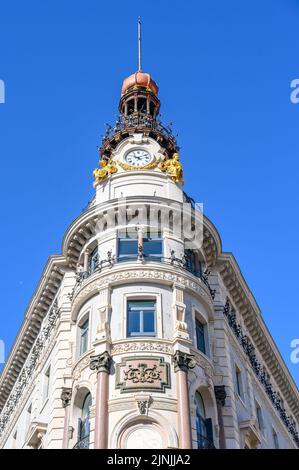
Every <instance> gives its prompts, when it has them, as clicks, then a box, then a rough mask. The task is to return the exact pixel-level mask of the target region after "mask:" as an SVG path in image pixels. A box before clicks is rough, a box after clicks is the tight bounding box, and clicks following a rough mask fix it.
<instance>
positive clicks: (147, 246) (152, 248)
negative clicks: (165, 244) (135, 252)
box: [143, 239, 162, 255]
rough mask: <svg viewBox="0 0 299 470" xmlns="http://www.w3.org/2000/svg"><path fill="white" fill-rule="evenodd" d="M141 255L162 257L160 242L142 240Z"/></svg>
mask: <svg viewBox="0 0 299 470" xmlns="http://www.w3.org/2000/svg"><path fill="white" fill-rule="evenodd" d="M143 253H144V254H145V255H152V254H154V255H162V240H147V239H146V240H143Z"/></svg>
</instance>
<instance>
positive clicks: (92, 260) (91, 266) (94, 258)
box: [88, 247, 99, 274]
mask: <svg viewBox="0 0 299 470" xmlns="http://www.w3.org/2000/svg"><path fill="white" fill-rule="evenodd" d="M98 265H99V256H98V247H96V248H95V249H94V250H93V251H92V252H91V254H90V256H89V260H88V272H89V273H90V274H92V273H94V272H95V270H96V269H97V268H98Z"/></svg>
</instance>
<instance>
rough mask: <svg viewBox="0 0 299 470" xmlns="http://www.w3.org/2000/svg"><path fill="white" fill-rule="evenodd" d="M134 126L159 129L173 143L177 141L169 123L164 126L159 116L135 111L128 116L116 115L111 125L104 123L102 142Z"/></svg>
mask: <svg viewBox="0 0 299 470" xmlns="http://www.w3.org/2000/svg"><path fill="white" fill-rule="evenodd" d="M136 127H145V128H148V129H153V130H157V131H160V132H162V133H163V134H165V135H166V136H167V137H168V138H169V139H170V140H172V141H173V143H174V144H176V142H177V139H176V137H175V136H174V135H173V133H172V128H171V124H169V125H168V126H164V125H163V124H162V122H161V120H160V119H159V117H157V118H153V117H152V116H151V115H150V114H144V113H139V112H136V113H132V114H130V115H129V116H118V117H117V120H116V122H115V124H114V125H113V126H111V125H110V124H106V132H105V134H104V135H103V144H104V143H105V140H107V139H110V138H111V137H112V136H113V135H114V134H116V133H117V132H121V131H123V130H126V129H128V128H136Z"/></svg>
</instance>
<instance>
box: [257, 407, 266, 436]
mask: <svg viewBox="0 0 299 470" xmlns="http://www.w3.org/2000/svg"><path fill="white" fill-rule="evenodd" d="M255 410H256V419H257V424H258V428H259V430H260V431H262V432H263V429H264V423H263V415H262V409H261V407H260V405H259V404H258V403H256V404H255Z"/></svg>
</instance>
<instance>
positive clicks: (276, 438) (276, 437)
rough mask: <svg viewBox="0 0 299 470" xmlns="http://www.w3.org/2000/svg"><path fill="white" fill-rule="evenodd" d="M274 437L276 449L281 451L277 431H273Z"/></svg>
mask: <svg viewBox="0 0 299 470" xmlns="http://www.w3.org/2000/svg"><path fill="white" fill-rule="evenodd" d="M272 436H273V444H274V449H279V443H278V436H277V432H276V431H275V429H272Z"/></svg>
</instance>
